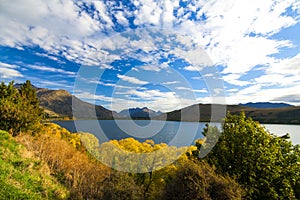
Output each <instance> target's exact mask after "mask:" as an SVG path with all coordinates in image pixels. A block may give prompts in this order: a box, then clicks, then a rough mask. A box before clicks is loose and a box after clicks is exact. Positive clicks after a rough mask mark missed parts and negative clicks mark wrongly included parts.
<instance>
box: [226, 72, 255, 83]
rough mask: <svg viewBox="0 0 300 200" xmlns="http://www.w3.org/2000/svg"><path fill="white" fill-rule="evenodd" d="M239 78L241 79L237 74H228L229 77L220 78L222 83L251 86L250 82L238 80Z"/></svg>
mask: <svg viewBox="0 0 300 200" xmlns="http://www.w3.org/2000/svg"><path fill="white" fill-rule="evenodd" d="M240 77H241V75H239V74H229V75H225V76H223V77H222V78H223V80H224V81H226V82H228V83H229V84H232V85H237V86H247V85H249V84H251V82H249V81H241V80H239V78H240Z"/></svg>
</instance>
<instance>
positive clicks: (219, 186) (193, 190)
mask: <svg viewBox="0 0 300 200" xmlns="http://www.w3.org/2000/svg"><path fill="white" fill-rule="evenodd" d="M162 199H164V200H168V199H170V200H176V199H178V200H183V199H203V200H213V199H215V200H230V199H242V189H241V188H240V187H239V185H238V184H237V183H236V182H234V181H233V180H231V179H230V178H228V177H227V178H225V177H222V176H219V175H217V174H216V173H215V172H214V169H213V168H211V167H210V166H209V165H208V164H207V163H205V162H196V163H194V162H192V161H188V162H186V163H184V164H183V165H182V166H180V167H179V168H178V169H177V170H176V172H175V174H174V176H173V179H171V181H170V182H169V183H168V184H167V185H166V187H165V191H164V194H163V197H162Z"/></svg>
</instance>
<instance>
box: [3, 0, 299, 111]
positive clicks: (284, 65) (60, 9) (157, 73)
mask: <svg viewBox="0 0 300 200" xmlns="http://www.w3.org/2000/svg"><path fill="white" fill-rule="evenodd" d="M0 5H1V6H0V26H1V31H0V80H1V81H4V82H6V83H7V82H9V81H11V80H15V82H24V81H25V80H27V79H29V80H31V81H32V83H33V84H34V85H36V86H38V87H42V88H44V87H45V88H50V89H65V90H68V91H69V92H71V93H72V94H75V95H76V96H78V97H79V98H81V99H83V100H85V101H89V102H93V103H96V104H100V105H103V106H105V107H106V108H109V109H113V110H116V111H120V110H122V109H124V108H128V107H137V106H139V107H143V106H148V107H149V108H152V109H154V110H161V111H170V110H174V109H179V108H182V107H185V106H188V105H191V104H195V103H224V104H238V103H246V102H263V101H270V102H286V103H291V104H293V105H300V92H299V91H300V34H299V33H300V24H299V22H300V1H299V0H284V1H281V0H278V1H275V0H264V1H259V0H253V1H240V0H208V1H195V0H191V1H188V0H161V1H153V0H134V1H130V0H127V1H113V0H109V1H106V0H104V1H90V0H89V1H88V0H87V1H69V0H65V1H59V0H51V1H44V0H26V1H23V0H15V1H10V0H0Z"/></svg>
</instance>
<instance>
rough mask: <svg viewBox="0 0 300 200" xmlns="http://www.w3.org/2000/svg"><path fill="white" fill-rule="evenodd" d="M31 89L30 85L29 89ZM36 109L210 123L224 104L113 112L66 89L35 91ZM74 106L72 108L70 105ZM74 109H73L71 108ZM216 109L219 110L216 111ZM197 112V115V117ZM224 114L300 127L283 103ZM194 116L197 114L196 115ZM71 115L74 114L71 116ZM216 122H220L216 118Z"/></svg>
mask: <svg viewBox="0 0 300 200" xmlns="http://www.w3.org/2000/svg"><path fill="white" fill-rule="evenodd" d="M33 87H34V86H33ZM34 88H35V89H36V93H37V96H38V98H39V100H40V106H41V107H43V108H44V109H45V112H46V114H47V116H48V117H49V118H56V117H67V118H77V119H126V118H133V119H149V118H152V119H157V120H164V119H166V120H170V121H204V122H205V121H210V120H211V108H212V106H214V108H216V109H214V110H217V111H218V110H220V109H221V108H223V107H224V105H217V104H214V105H212V104H195V105H191V106H187V107H185V108H182V109H180V110H174V111H171V112H167V113H162V112H160V111H158V112H156V111H153V110H151V109H149V108H147V107H143V108H129V109H125V110H122V111H121V112H119V113H117V112H115V111H111V110H109V109H106V108H104V107H102V106H101V105H94V104H91V103H87V102H85V101H82V100H80V99H79V98H77V97H76V96H74V95H71V94H70V93H69V92H68V91H66V90H50V89H45V88H36V87H34ZM72 105H75V106H72ZM73 107H74V108H73ZM218 107H219V108H220V109H218ZM199 110H200V116H199V115H198V114H199ZM226 111H229V112H230V113H232V114H238V113H240V112H242V111H243V112H245V115H246V116H248V117H251V118H253V119H254V120H256V121H259V122H260V123H278V124H280V123H283V124H300V106H293V105H290V104H285V103H270V102H259V103H247V104H239V105H226ZM197 113H198V114H197ZM74 114H75V115H74ZM216 120H217V121H218V120H220V119H216Z"/></svg>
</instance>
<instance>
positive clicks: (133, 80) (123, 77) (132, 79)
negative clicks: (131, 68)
mask: <svg viewBox="0 0 300 200" xmlns="http://www.w3.org/2000/svg"><path fill="white" fill-rule="evenodd" d="M117 77H118V78H119V79H121V80H122V81H126V82H129V83H132V84H137V85H145V84H148V82H147V81H142V80H139V79H137V78H135V77H131V76H126V75H121V74H118V75H117Z"/></svg>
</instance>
